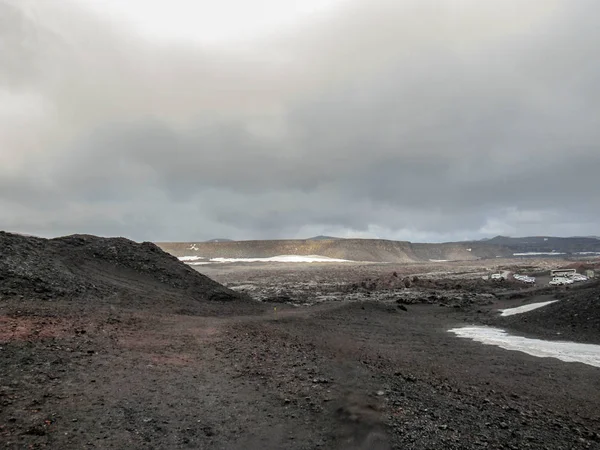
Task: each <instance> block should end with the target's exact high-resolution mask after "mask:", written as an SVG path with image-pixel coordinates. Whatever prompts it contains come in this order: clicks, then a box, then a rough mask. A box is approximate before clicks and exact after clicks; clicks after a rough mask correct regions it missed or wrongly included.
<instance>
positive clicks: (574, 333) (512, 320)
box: [495, 282, 600, 344]
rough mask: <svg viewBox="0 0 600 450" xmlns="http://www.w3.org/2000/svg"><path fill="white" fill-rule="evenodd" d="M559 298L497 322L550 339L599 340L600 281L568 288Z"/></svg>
mask: <svg viewBox="0 0 600 450" xmlns="http://www.w3.org/2000/svg"><path fill="white" fill-rule="evenodd" d="M558 298H559V301H558V302H556V303H553V304H551V305H548V306H544V307H543V308H539V309H535V310H533V311H529V312H527V313H523V314H517V315H514V316H508V317H499V318H498V319H497V320H495V324H496V325H499V326H503V327H507V328H511V329H515V330H518V331H521V332H524V333H533V334H536V335H540V336H544V337H547V338H551V339H560V340H575V341H578V342H590V343H595V344H600V283H599V282H595V283H593V284H590V285H587V286H585V285H584V286H580V287H576V288H572V289H569V290H568V291H565V292H564V293H563V294H561V295H560V296H559V297H558Z"/></svg>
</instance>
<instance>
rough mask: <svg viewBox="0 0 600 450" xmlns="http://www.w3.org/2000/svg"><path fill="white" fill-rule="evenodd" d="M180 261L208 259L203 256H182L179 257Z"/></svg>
mask: <svg viewBox="0 0 600 450" xmlns="http://www.w3.org/2000/svg"><path fill="white" fill-rule="evenodd" d="M177 259H178V260H179V261H184V262H185V261H199V260H201V259H206V258H204V257H203V256H180V257H178V258H177Z"/></svg>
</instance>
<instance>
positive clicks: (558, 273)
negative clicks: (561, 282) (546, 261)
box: [550, 269, 577, 278]
mask: <svg viewBox="0 0 600 450" xmlns="http://www.w3.org/2000/svg"><path fill="white" fill-rule="evenodd" d="M576 273H577V270H575V269H556V270H551V271H550V276H551V277H552V278H554V277H560V278H570V277H572V276H573V275H575V274H576Z"/></svg>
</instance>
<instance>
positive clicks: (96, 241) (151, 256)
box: [0, 232, 245, 300]
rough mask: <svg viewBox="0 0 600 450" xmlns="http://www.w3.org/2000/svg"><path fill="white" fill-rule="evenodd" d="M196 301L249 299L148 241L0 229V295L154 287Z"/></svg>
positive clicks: (132, 291) (143, 293) (90, 293)
mask: <svg viewBox="0 0 600 450" xmlns="http://www.w3.org/2000/svg"><path fill="white" fill-rule="evenodd" d="M156 290H158V291H159V292H162V291H164V292H165V293H175V292H177V293H179V294H184V295H185V297H186V298H191V299H194V300H234V299H241V298H245V297H244V296H243V295H241V294H238V293H236V292H234V291H232V290H230V289H227V288H226V287H224V286H222V285H220V284H219V283H217V282H215V281H213V280H211V279H210V278H208V277H206V276H204V275H202V274H200V273H198V272H197V271H195V270H193V269H191V268H190V267H188V266H186V265H185V264H183V263H181V262H180V261H178V260H177V258H175V257H173V256H171V255H169V254H168V253H165V252H163V251H162V250H161V249H160V248H158V247H157V246H156V245H154V244H152V243H150V242H144V243H142V244H138V243H136V242H133V241H130V240H128V239H124V238H100V237H96V236H89V235H73V236H66V237H61V238H56V239H42V238H37V237H26V236H21V235H18V234H11V233H5V232H0V295H1V296H4V297H19V296H22V297H25V298H38V299H46V300H49V299H57V298H75V297H85V298H96V299H102V298H107V297H111V296H112V297H114V296H119V295H123V294H128V295H129V296H131V295H135V296H137V297H139V298H143V297H147V296H149V294H151V293H153V291H156Z"/></svg>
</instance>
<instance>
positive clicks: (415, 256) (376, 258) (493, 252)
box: [157, 236, 600, 263]
mask: <svg viewBox="0 0 600 450" xmlns="http://www.w3.org/2000/svg"><path fill="white" fill-rule="evenodd" d="M157 245H158V246H159V247H161V248H162V249H163V250H165V251H167V252H169V253H171V254H173V255H175V256H199V257H203V258H270V257H273V256H280V255H299V256H310V255H319V256H326V257H329V258H337V259H348V260H352V261H372V262H390V263H409V262H427V261H457V260H460V261H468V260H476V259H487V258H499V257H501V258H507V257H513V256H515V254H517V255H521V254H525V255H527V254H532V255H535V254H540V256H546V254H557V255H561V256H571V255H573V256H578V255H582V254H584V253H585V254H588V255H589V254H592V255H593V254H595V253H596V252H597V253H598V254H599V256H600V240H599V239H595V238H589V237H572V238H557V237H551V236H532V237H522V238H512V237H507V236H496V237H494V238H491V239H487V240H485V241H463V242H446V243H435V244H431V243H412V242H407V241H391V240H385V239H343V238H332V237H328V236H315V237H313V238H309V239H277V240H275V239H274V240H249V241H231V240H213V241H211V242H163V243H157Z"/></svg>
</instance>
